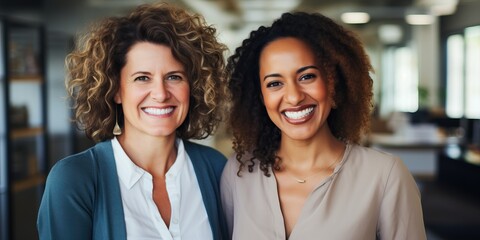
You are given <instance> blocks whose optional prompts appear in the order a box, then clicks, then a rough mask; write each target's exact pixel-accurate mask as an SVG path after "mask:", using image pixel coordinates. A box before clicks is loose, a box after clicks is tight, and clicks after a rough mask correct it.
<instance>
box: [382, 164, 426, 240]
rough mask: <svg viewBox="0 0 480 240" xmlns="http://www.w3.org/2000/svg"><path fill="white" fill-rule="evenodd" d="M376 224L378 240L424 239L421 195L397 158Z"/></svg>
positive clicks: (391, 170) (386, 186)
mask: <svg viewBox="0 0 480 240" xmlns="http://www.w3.org/2000/svg"><path fill="white" fill-rule="evenodd" d="M378 225H379V226H378V228H377V229H378V233H377V234H378V236H379V238H380V239H416V240H422V239H426V234H425V225H424V222H423V213H422V205H421V199H420V192H419V190H418V187H417V185H416V183H415V180H414V179H413V177H412V175H411V174H410V172H409V171H408V169H407V168H406V166H405V165H404V164H403V162H402V160H401V159H399V158H395V162H394V164H393V165H392V168H391V169H390V174H389V176H388V180H387V183H386V185H385V190H384V195H383V200H382V203H381V206H380V217H379V223H378Z"/></svg>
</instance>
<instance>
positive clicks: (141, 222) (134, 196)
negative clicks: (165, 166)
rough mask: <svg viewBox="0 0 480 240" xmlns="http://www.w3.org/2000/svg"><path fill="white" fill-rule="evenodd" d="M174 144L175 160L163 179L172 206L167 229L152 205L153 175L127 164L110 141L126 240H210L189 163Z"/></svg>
mask: <svg viewBox="0 0 480 240" xmlns="http://www.w3.org/2000/svg"><path fill="white" fill-rule="evenodd" d="M176 143H177V148H178V152H177V159H176V160H175V162H174V163H173V165H172V166H171V167H170V169H169V170H168V172H167V174H166V176H165V177H166V179H165V182H166V188H167V192H168V196H169V199H170V205H171V218H170V228H168V227H167V225H166V224H165V222H164V221H163V219H162V217H161V216H160V212H159V211H158V208H157V206H156V205H155V202H154V201H153V195H152V192H153V181H152V180H153V178H152V175H151V174H149V173H148V172H146V171H145V170H143V169H142V168H140V167H138V166H137V165H135V163H133V162H132V161H131V160H130V158H129V157H128V156H127V154H126V153H125V151H124V150H123V148H122V146H121V145H120V143H119V142H118V140H117V139H116V138H114V139H113V140H112V147H113V154H114V156H115V164H116V166H117V172H118V178H119V183H120V191H121V194H122V203H123V211H124V214H125V224H126V229H127V239H145V240H146V239H164V240H167V239H168V240H182V239H183V240H189V239H202V240H203V239H213V235H212V230H211V228H210V223H209V221H208V216H207V212H206V210H205V205H204V204H203V199H202V194H201V192H200V187H199V185H198V181H197V178H196V175H195V171H194V169H193V165H192V162H191V159H190V158H189V157H188V155H187V153H186V152H185V148H184V146H183V141H182V140H181V139H177V141H176Z"/></svg>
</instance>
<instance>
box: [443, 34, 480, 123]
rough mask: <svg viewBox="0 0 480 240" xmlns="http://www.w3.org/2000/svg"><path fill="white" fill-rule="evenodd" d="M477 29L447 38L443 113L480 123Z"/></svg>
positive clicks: (478, 43) (479, 50)
mask: <svg viewBox="0 0 480 240" xmlns="http://www.w3.org/2000/svg"><path fill="white" fill-rule="evenodd" d="M479 62H480V26H475V27H469V28H466V29H465V30H464V32H463V33H461V34H454V35H451V36H449V37H448V38H447V92H446V113H447V115H448V116H449V117H452V118H459V117H466V118H473V119H480V108H479V107H478V103H480V94H479V93H480V67H479V66H478V63H479Z"/></svg>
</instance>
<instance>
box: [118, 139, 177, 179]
mask: <svg viewBox="0 0 480 240" xmlns="http://www.w3.org/2000/svg"><path fill="white" fill-rule="evenodd" d="M175 140H176V138H175V135H172V136H169V137H165V138H157V137H148V136H143V137H142V138H139V139H137V138H132V137H128V135H127V133H124V134H122V135H120V136H119V137H118V141H119V142H120V145H121V146H122V148H123V150H124V151H125V153H126V154H127V155H128V157H129V158H130V159H131V160H132V162H134V163H135V165H137V166H139V167H140V168H142V169H144V170H145V171H147V172H148V173H150V174H151V175H152V176H154V177H155V176H165V174H166V173H167V171H168V169H170V167H171V166H172V165H173V163H174V162H175V159H176V157H177V147H176V146H175Z"/></svg>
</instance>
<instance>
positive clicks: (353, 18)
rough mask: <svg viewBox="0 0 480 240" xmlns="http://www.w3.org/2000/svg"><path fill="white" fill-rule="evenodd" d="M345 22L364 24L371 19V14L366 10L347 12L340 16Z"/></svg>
mask: <svg viewBox="0 0 480 240" xmlns="http://www.w3.org/2000/svg"><path fill="white" fill-rule="evenodd" d="M340 18H341V19H342V21H343V22H344V23H348V24H363V23H367V22H368V21H370V15H369V14H368V13H366V12H346V13H342V15H341V16H340Z"/></svg>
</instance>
